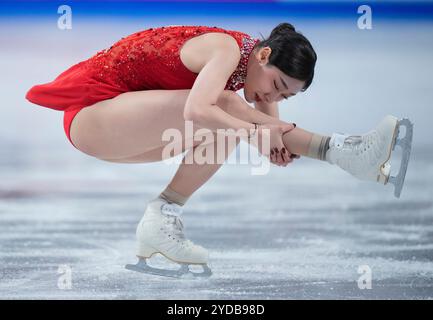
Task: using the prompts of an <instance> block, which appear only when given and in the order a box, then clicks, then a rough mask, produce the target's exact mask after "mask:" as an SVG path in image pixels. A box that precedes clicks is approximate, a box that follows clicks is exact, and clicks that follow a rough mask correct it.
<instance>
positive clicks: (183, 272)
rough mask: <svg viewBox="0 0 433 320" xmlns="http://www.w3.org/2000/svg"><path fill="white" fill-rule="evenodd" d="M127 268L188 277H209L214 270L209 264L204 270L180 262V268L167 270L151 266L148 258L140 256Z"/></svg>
mask: <svg viewBox="0 0 433 320" xmlns="http://www.w3.org/2000/svg"><path fill="white" fill-rule="evenodd" d="M125 268H126V269H128V270H131V271H136V272H141V273H147V274H152V275H156V276H163V277H170V278H188V277H191V276H192V277H193V278H208V277H210V276H211V275H212V271H211V269H210V268H209V267H208V266H207V265H202V268H203V271H202V272H193V271H191V270H190V269H189V266H188V264H185V263H182V264H180V268H179V269H178V270H165V269H159V268H154V267H151V266H149V265H148V264H147V261H146V259H142V258H140V259H139V260H138V262H137V263H136V264H127V265H126V266H125Z"/></svg>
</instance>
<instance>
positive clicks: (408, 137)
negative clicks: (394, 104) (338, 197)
mask: <svg viewBox="0 0 433 320" xmlns="http://www.w3.org/2000/svg"><path fill="white" fill-rule="evenodd" d="M401 126H404V127H405V128H406V133H405V136H404V137H403V138H402V137H399V135H400V127H401ZM412 136H413V124H412V122H410V120H409V119H406V118H405V119H401V120H398V119H397V118H396V117H394V116H391V115H388V116H386V117H385V118H384V119H383V120H382V121H381V122H380V123H379V124H378V125H377V126H376V128H375V129H373V130H371V131H369V132H367V133H366V134H364V135H361V136H359V135H358V136H356V135H348V134H342V133H334V134H333V135H332V137H331V140H330V142H329V150H328V151H327V153H326V160H327V161H328V162H329V163H332V164H336V165H338V166H339V167H340V168H342V169H343V170H345V171H347V172H348V173H350V174H351V175H353V176H355V177H357V178H359V179H361V180H369V181H376V182H379V183H382V184H384V185H385V184H387V183H388V182H390V183H392V184H393V185H394V195H395V196H396V197H397V198H399V197H400V194H401V190H402V188H403V184H404V179H405V177H406V170H407V166H408V164H409V158H410V151H411V147H412ZM396 145H399V146H400V147H401V148H402V159H401V163H400V170H399V172H398V174H397V175H396V176H391V175H390V173H391V163H390V158H391V154H392V151H394V149H395V146H396Z"/></svg>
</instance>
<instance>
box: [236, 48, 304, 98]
mask: <svg viewBox="0 0 433 320" xmlns="http://www.w3.org/2000/svg"><path fill="white" fill-rule="evenodd" d="M271 52H272V49H271V48H270V47H264V48H260V49H259V50H258V51H256V50H254V51H253V52H252V53H251V56H250V58H249V60H248V66H247V76H246V79H245V85H244V97H245V100H246V101H248V102H249V103H252V102H255V101H257V102H260V101H264V102H267V103H271V102H274V101H275V102H277V101H281V100H283V99H288V98H290V97H292V96H294V95H295V94H297V93H298V92H299V91H301V90H302V89H303V87H304V85H305V81H301V80H298V79H295V78H292V77H289V76H288V75H286V74H284V73H283V72H282V71H281V70H280V69H278V68H277V67H275V66H273V65H270V64H268V62H269V56H270V54H271Z"/></svg>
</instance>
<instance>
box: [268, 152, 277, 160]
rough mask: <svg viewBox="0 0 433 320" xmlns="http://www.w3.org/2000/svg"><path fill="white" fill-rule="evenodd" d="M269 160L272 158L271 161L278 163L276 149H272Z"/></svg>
mask: <svg viewBox="0 0 433 320" xmlns="http://www.w3.org/2000/svg"><path fill="white" fill-rule="evenodd" d="M269 160H271V163H276V161H277V160H276V155H275V151H274V150H273V149H271V153H270V155H269Z"/></svg>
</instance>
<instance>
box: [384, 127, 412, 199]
mask: <svg viewBox="0 0 433 320" xmlns="http://www.w3.org/2000/svg"><path fill="white" fill-rule="evenodd" d="M401 126H404V127H405V128H406V134H405V136H404V138H400V139H399V135H400V127H401ZM397 130H398V132H397V135H396V138H395V143H394V144H393V146H392V150H393V151H394V149H395V146H396V145H399V146H400V147H401V148H402V158H401V162H400V170H399V171H398V173H397V175H396V176H389V178H388V182H389V183H391V184H393V185H394V196H395V197H397V198H400V194H401V190H402V189H403V185H404V179H405V177H406V171H407V167H408V165H409V159H410V152H411V149H412V138H413V123H412V122H411V121H410V120H409V119H407V118H404V119H401V120H399V121H398V128H397Z"/></svg>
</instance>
